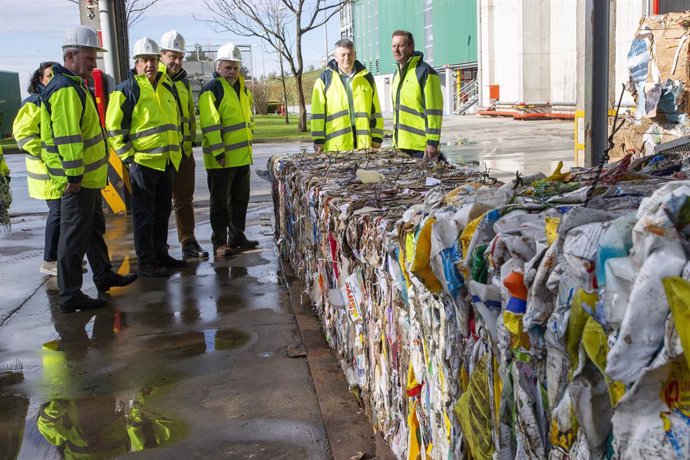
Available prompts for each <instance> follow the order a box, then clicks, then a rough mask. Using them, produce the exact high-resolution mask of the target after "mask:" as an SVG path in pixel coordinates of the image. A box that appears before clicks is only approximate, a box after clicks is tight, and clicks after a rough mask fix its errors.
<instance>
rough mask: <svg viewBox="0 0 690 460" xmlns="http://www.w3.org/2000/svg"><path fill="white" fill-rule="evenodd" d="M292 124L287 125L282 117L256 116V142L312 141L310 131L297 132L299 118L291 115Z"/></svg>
mask: <svg viewBox="0 0 690 460" xmlns="http://www.w3.org/2000/svg"><path fill="white" fill-rule="evenodd" d="M289 121H290V124H285V117H284V116H282V115H255V116H254V140H257V141H268V142H270V141H272V140H276V141H278V140H286V139H287V140H294V141H298V140H304V141H309V140H311V134H310V132H309V131H307V132H305V133H302V132H299V131H298V130H297V126H298V116H297V115H290V117H289Z"/></svg>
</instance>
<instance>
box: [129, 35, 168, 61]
mask: <svg viewBox="0 0 690 460" xmlns="http://www.w3.org/2000/svg"><path fill="white" fill-rule="evenodd" d="M160 52H161V50H160V48H158V44H157V43H156V42H154V41H153V40H151V39H150V38H149V37H141V38H140V39H139V40H137V41H135V42H134V52H133V53H132V57H133V58H134V59H137V58H139V57H141V56H156V57H158V55H159V54H160Z"/></svg>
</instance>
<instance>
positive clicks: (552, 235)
mask: <svg viewBox="0 0 690 460" xmlns="http://www.w3.org/2000/svg"><path fill="white" fill-rule="evenodd" d="M560 224H561V218H560V217H550V216H547V217H546V219H545V224H544V229H545V230H546V243H547V244H548V245H549V246H551V245H552V244H553V243H554V242H555V241H556V240H557V239H558V226H559V225H560Z"/></svg>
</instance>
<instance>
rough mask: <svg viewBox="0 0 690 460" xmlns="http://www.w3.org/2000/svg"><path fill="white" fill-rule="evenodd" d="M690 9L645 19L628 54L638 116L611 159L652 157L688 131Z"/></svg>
mask: <svg viewBox="0 0 690 460" xmlns="http://www.w3.org/2000/svg"><path fill="white" fill-rule="evenodd" d="M689 45H690V11H685V12H678V13H668V14H664V15H659V16H647V17H643V18H642V20H641V21H640V26H639V27H638V29H637V32H636V34H635V38H634V39H633V40H632V42H631V46H630V51H629V52H628V69H629V71H630V81H629V84H628V86H627V89H628V91H629V92H630V94H631V95H632V96H633V98H634V99H635V105H636V107H635V114H634V116H633V117H629V118H627V119H626V120H625V125H624V127H623V129H621V130H620V131H618V133H617V134H616V136H615V139H614V146H615V148H614V149H613V150H612V152H611V156H612V158H615V159H618V158H620V157H622V156H623V155H625V154H626V153H634V154H636V155H651V154H653V153H654V147H655V146H657V145H659V144H661V143H665V142H669V141H672V140H675V139H678V138H682V137H684V136H688V135H690V118H689V117H688V113H690V46H689Z"/></svg>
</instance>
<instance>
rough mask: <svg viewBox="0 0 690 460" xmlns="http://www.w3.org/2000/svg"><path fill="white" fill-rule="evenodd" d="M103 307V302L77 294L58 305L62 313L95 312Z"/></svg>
mask: <svg viewBox="0 0 690 460" xmlns="http://www.w3.org/2000/svg"><path fill="white" fill-rule="evenodd" d="M104 306H105V300H103V299H92V298H91V297H89V296H87V295H86V294H84V293H82V292H79V293H77V294H76V295H75V296H74V297H72V298H71V299H70V300H66V301H65V302H63V303H62V304H60V311H61V312H62V313H74V312H75V311H85V310H95V309H97V308H101V307H104Z"/></svg>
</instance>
